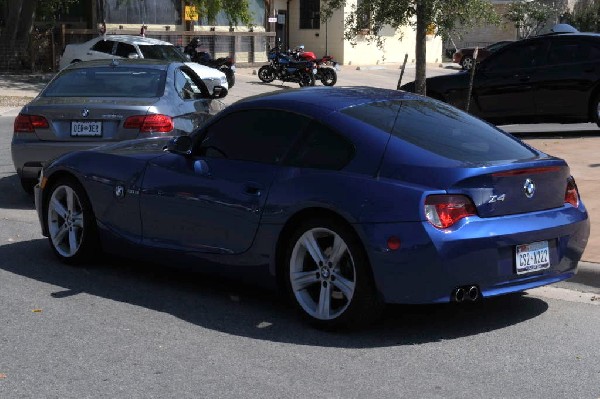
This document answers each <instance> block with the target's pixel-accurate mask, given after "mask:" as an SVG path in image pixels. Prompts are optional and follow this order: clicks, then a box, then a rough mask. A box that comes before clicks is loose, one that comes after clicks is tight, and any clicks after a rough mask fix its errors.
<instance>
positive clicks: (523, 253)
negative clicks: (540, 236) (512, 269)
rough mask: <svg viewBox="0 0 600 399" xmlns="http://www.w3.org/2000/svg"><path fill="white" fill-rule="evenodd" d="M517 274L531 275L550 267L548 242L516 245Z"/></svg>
mask: <svg viewBox="0 0 600 399" xmlns="http://www.w3.org/2000/svg"><path fill="white" fill-rule="evenodd" d="M516 263H517V274H525V273H532V272H536V271H539V270H544V269H548V268H549V267H550V251H549V250H548V241H539V242H534V243H531V244H523V245H517V251H516Z"/></svg>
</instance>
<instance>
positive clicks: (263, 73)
mask: <svg viewBox="0 0 600 399" xmlns="http://www.w3.org/2000/svg"><path fill="white" fill-rule="evenodd" d="M258 78H259V79H260V80H262V81H263V82H265V83H271V82H272V81H274V80H275V71H274V70H273V68H271V66H270V65H263V66H261V67H260V68H259V70H258Z"/></svg>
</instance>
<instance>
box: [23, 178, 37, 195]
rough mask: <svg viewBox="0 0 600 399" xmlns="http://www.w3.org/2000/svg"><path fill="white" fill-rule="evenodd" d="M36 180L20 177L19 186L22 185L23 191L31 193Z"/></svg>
mask: <svg viewBox="0 0 600 399" xmlns="http://www.w3.org/2000/svg"><path fill="white" fill-rule="evenodd" d="M37 182H38V180H37V179H30V178H24V177H21V187H23V190H25V192H26V193H27V194H29V195H32V194H33V188H34V187H35V185H36V184H37Z"/></svg>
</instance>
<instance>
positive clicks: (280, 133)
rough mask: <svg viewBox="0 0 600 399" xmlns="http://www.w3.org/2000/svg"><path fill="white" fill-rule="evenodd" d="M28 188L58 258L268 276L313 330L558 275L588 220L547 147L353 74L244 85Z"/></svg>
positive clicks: (72, 158)
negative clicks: (267, 88)
mask: <svg viewBox="0 0 600 399" xmlns="http://www.w3.org/2000/svg"><path fill="white" fill-rule="evenodd" d="M35 200H36V207H37V211H38V214H39V219H40V222H41V226H42V231H43V233H44V235H46V236H47V237H48V238H49V242H50V247H51V248H52V251H53V252H54V253H55V254H56V256H58V258H60V259H61V260H62V261H64V262H67V263H75V264H76V263H82V262H86V261H89V260H90V259H91V258H93V257H94V256H95V255H97V254H98V253H99V252H100V251H104V252H108V253H113V254H118V255H126V256H128V257H133V258H139V259H150V260H152V261H164V262H167V263H171V264H173V263H176V264H182V265H183V264H186V265H188V264H189V265H193V266H194V267H198V268H210V267H218V268H219V270H220V271H227V270H231V273H232V274H234V273H242V274H243V273H245V272H252V273H260V272H261V271H263V272H268V273H265V275H266V276H269V278H271V277H272V281H274V282H277V283H278V284H280V285H281V287H282V288H284V289H285V290H286V291H287V293H288V294H289V297H290V298H291V300H292V302H293V303H294V305H295V306H296V307H297V308H298V310H299V311H300V313H301V314H302V315H303V316H304V317H306V319H307V320H308V321H309V322H311V323H312V324H314V325H316V326H318V327H323V328H331V327H340V326H341V327H353V326H356V325H359V324H363V323H366V322H369V321H372V320H373V319H374V318H375V317H377V315H378V314H380V311H381V309H382V308H383V306H384V304H386V303H405V304H425V303H445V302H453V301H454V302H462V301H474V300H480V299H481V298H486V297H493V296H496V295H501V294H508V293H512V292H519V291H523V290H526V289H530V288H534V287H538V286H542V285H546V284H551V283H555V282H558V281H561V280H564V279H567V278H569V277H571V276H573V275H574V274H575V272H576V270H577V263H578V261H579V259H580V258H581V255H582V253H583V251H584V249H585V246H586V243H587V239H588V236H589V231H590V223H589V219H588V214H587V211H586V209H585V206H584V204H583V202H582V201H581V199H580V196H579V193H578V191H577V186H576V184H575V180H574V179H573V177H572V176H571V174H570V171H569V167H568V165H567V164H566V162H565V161H564V160H562V159H559V158H556V157H553V156H551V155H548V154H545V153H543V152H541V151H539V150H537V149H535V148H532V147H530V146H528V145H526V144H524V143H523V142H521V141H520V140H518V139H517V138H515V137H513V136H511V135H510V134H507V133H505V132H503V131H502V130H500V129H498V128H496V127H494V126H492V125H490V124H488V123H486V122H483V121H481V120H479V119H477V118H475V117H473V116H470V115H468V114H466V113H464V112H462V111H460V110H458V109H456V108H454V107H452V106H450V105H447V104H444V103H442V102H439V101H436V100H433V99H429V98H426V97H421V96H417V95H414V94H410V93H406V92H402V91H393V90H384V89H374V88H368V87H355V88H325V87H321V88H305V89H298V90H286V91H282V92H277V93H274V94H267V95H260V96H255V97H249V98H247V99H244V100H241V101H239V102H237V103H235V104H234V105H232V106H230V107H228V108H226V109H225V110H223V111H221V112H220V113H218V114H217V115H216V116H214V117H213V118H211V119H210V120H209V121H207V122H206V123H205V124H204V125H203V126H202V127H201V128H199V129H198V130H197V131H195V132H194V133H192V134H191V135H189V136H188V135H182V136H178V137H164V138H161V137H159V138H151V139H142V140H133V141H127V142H120V143H115V144H110V145H107V146H102V147H98V148H96V149H93V150H88V151H80V152H74V153H70V154H66V155H63V156H61V157H60V158H58V159H56V160H54V161H52V162H50V163H48V164H47V165H46V166H45V167H44V169H43V171H42V175H41V177H40V182H39V184H38V185H37V187H36V195H35ZM234 271H235V272H234Z"/></svg>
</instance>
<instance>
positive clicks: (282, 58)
mask: <svg viewBox="0 0 600 399" xmlns="http://www.w3.org/2000/svg"><path fill="white" fill-rule="evenodd" d="M315 73H316V67H315V64H314V63H313V62H310V61H296V60H294V59H292V58H291V57H290V56H289V55H286V54H284V53H282V52H281V51H280V50H279V48H278V47H275V48H273V49H271V50H270V51H269V64H268V65H263V66H261V67H260V68H259V69H258V78H259V79H260V80H262V81H263V82H265V83H271V82H272V81H274V80H275V79H278V80H282V81H284V82H294V83H298V84H299V85H300V87H305V86H314V85H315Z"/></svg>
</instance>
